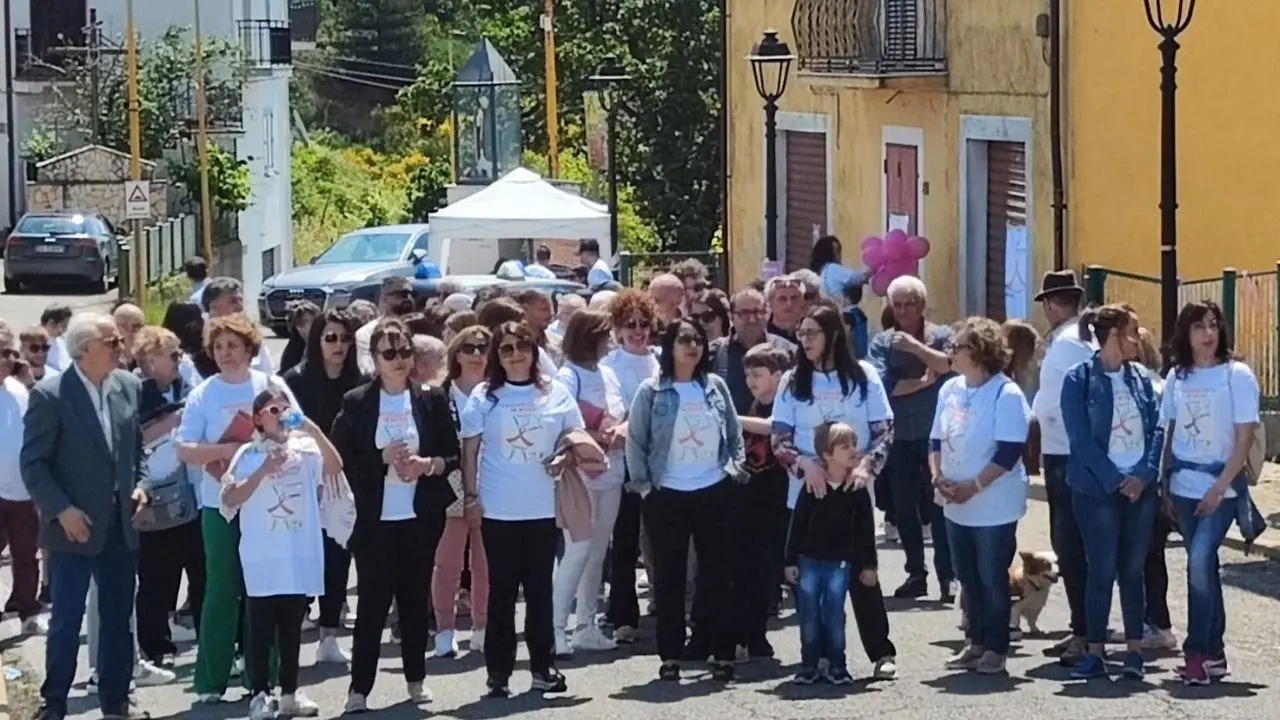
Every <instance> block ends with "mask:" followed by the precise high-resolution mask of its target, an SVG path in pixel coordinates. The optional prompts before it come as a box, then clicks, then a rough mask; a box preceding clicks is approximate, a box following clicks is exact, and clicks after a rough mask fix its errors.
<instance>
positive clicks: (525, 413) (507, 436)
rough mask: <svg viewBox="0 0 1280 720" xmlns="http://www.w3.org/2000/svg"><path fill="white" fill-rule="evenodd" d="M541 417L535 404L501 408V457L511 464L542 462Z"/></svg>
mask: <svg viewBox="0 0 1280 720" xmlns="http://www.w3.org/2000/svg"><path fill="white" fill-rule="evenodd" d="M545 433H546V430H544V429H543V423H542V415H541V413H540V412H539V411H538V405H537V403H532V402H517V403H512V404H509V405H507V404H504V405H503V406H502V456H503V457H504V458H506V459H507V460H510V461H511V462H518V463H537V462H542V451H541V449H542V447H543V435H544V434H545Z"/></svg>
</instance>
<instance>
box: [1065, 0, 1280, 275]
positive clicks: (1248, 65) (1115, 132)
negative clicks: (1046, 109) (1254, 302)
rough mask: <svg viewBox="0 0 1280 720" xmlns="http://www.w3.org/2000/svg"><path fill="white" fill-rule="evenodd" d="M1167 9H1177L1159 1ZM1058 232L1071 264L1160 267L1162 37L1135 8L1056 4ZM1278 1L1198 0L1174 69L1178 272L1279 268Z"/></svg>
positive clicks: (1146, 270)
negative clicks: (1063, 219) (1061, 207)
mask: <svg viewBox="0 0 1280 720" xmlns="http://www.w3.org/2000/svg"><path fill="white" fill-rule="evenodd" d="M1165 5H1166V7H1170V8H1173V7H1175V6H1176V5H1178V3H1177V2H1167V1H1166V3H1165ZM1063 6H1064V10H1065V13H1066V17H1065V18H1064V39H1065V49H1064V72H1065V77H1064V92H1065V94H1066V97H1065V114H1064V127H1065V128H1066V130H1067V132H1066V133H1065V143H1066V144H1065V156H1066V159H1067V178H1068V184H1067V188H1068V189H1067V203H1068V206H1069V211H1068V214H1067V228H1068V236H1069V237H1070V238H1071V245H1072V250H1073V252H1072V257H1073V258H1074V260H1075V264H1076V265H1077V266H1079V265H1080V264H1086V263H1094V264H1099V265H1102V266H1104V267H1109V268H1115V269H1119V270H1126V271H1129V272H1136V273H1142V274H1146V275H1158V274H1159V270H1160V210H1159V202H1160V62H1161V58H1160V51H1159V50H1158V49H1157V45H1158V44H1159V42H1160V38H1159V36H1158V35H1156V33H1155V31H1153V30H1152V29H1151V27H1150V26H1149V25H1148V23H1147V17H1146V14H1145V12H1144V9H1143V4H1142V3H1141V2H1138V1H1137V0H1133V1H1132V2H1105V1H1104V2H1091V1H1089V0H1085V1H1083V2H1080V1H1070V2H1064V3H1063ZM1278 24H1280V2H1275V0H1231V1H1230V2H1213V1H1211V0H1210V1H1208V2H1199V3H1197V5H1196V11H1195V14H1194V16H1193V18H1192V21H1191V24H1190V25H1189V27H1188V28H1187V30H1186V31H1185V32H1184V33H1183V34H1182V35H1181V36H1180V37H1179V43H1180V44H1181V47H1182V49H1181V50H1180V51H1179V53H1178V62H1177V68H1178V73H1177V85H1178V92H1177V106H1178V107H1177V110H1178V114H1177V123H1178V130H1177V138H1178V143H1177V153H1178V154H1177V160H1178V195H1179V209H1178V260H1179V262H1178V270H1179V274H1180V275H1182V276H1183V277H1184V278H1187V279H1199V278H1207V277H1214V276H1217V275H1219V274H1220V273H1221V271H1222V269H1223V267H1225V266H1232V267H1235V268H1237V269H1238V270H1242V271H1246V270H1247V271H1254V272H1257V271H1266V270H1274V269H1275V267H1276V265H1275V263H1276V261H1277V260H1280V239H1278V238H1280V214H1277V213H1276V212H1274V208H1275V206H1276V195H1277V188H1280V141H1278V140H1277V129H1278V128H1280V95H1278V94H1276V93H1274V92H1271V86H1270V82H1271V73H1272V72H1274V68H1275V67H1276V65H1277V63H1280V45H1277V43H1275V42H1274V41H1273V40H1271V39H1270V37H1269V33H1270V32H1271V31H1272V30H1273V29H1274V28H1275V27H1277V26H1278Z"/></svg>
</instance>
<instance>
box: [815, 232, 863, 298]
mask: <svg viewBox="0 0 1280 720" xmlns="http://www.w3.org/2000/svg"><path fill="white" fill-rule="evenodd" d="M843 255H844V246H843V245H842V244H841V243H840V238H838V237H836V236H835V235H823V236H822V237H820V238H818V239H817V240H815V241H814V242H813V251H812V252H811V253H810V255H809V269H810V270H812V271H813V272H815V273H817V274H818V277H820V278H822V294H823V295H826V296H827V297H828V298H830V299H831V300H832V301H834V302H837V303H843V302H845V291H846V289H847V288H849V287H850V286H860V285H862V284H863V283H864V282H866V280H867V274H866V273H865V272H859V271H857V270H850V269H849V268H847V267H845V265H844V261H843V258H842V256H843Z"/></svg>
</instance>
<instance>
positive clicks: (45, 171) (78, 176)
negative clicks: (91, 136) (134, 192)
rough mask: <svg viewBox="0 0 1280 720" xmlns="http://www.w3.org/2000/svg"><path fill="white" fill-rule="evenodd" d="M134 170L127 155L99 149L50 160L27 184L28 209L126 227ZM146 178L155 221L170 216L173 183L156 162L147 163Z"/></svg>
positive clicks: (86, 148)
mask: <svg viewBox="0 0 1280 720" xmlns="http://www.w3.org/2000/svg"><path fill="white" fill-rule="evenodd" d="M129 166H130V162H129V156H128V155H126V154H124V153H121V152H118V151H116V150H112V149H111V148H106V147H101V146H98V145H86V146H84V147H82V148H79V149H77V150H73V151H71V152H69V153H65V154H63V155H59V156H57V157H54V158H50V159H48V160H45V161H44V162H41V163H39V164H37V165H36V169H35V170H36V171H35V179H33V180H28V181H27V188H26V196H27V209H28V210H29V211H30V212H41V211H44V212H49V211H76V212H83V213H99V214H101V215H102V216H103V217H105V218H107V220H109V221H110V222H111V223H112V224H114V225H116V226H117V227H120V228H124V227H125V226H126V225H127V221H126V220H125V197H124V183H125V181H126V180H128V179H129V178H130V177H131V174H130V172H129ZM142 178H143V179H144V180H149V181H150V182H151V217H152V218H153V219H157V220H159V219H163V218H166V217H168V216H169V213H168V199H167V196H168V192H167V186H168V182H167V181H166V180H165V179H164V178H163V177H159V176H158V173H157V166H156V163H154V162H151V161H148V160H144V161H142Z"/></svg>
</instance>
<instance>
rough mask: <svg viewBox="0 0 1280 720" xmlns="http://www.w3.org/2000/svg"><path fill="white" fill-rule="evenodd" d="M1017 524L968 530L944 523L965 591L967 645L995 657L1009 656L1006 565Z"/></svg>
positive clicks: (1008, 608)
mask: <svg viewBox="0 0 1280 720" xmlns="http://www.w3.org/2000/svg"><path fill="white" fill-rule="evenodd" d="M1017 536H1018V523H1016V522H1011V523H1009V524H1008V525H993V526H991V527H969V526H967V525H959V524H957V523H954V522H952V521H950V520H948V521H947V539H948V540H949V541H950V542H951V565H952V566H953V567H954V568H955V570H956V579H958V580H959V581H960V587H961V589H963V590H964V597H965V602H966V603H967V609H966V614H967V616H968V625H969V628H968V630H966V631H965V637H967V638H968V639H969V642H970V643H972V644H974V645H977V646H980V647H982V648H985V649H986V650H989V651H991V652H993V653H996V654H998V655H1007V654H1008V653H1009V614H1010V611H1012V609H1013V607H1012V606H1013V603H1012V601H1011V600H1010V599H1009V565H1010V564H1012V563H1013V553H1014V550H1015V548H1016V547H1017Z"/></svg>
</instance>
